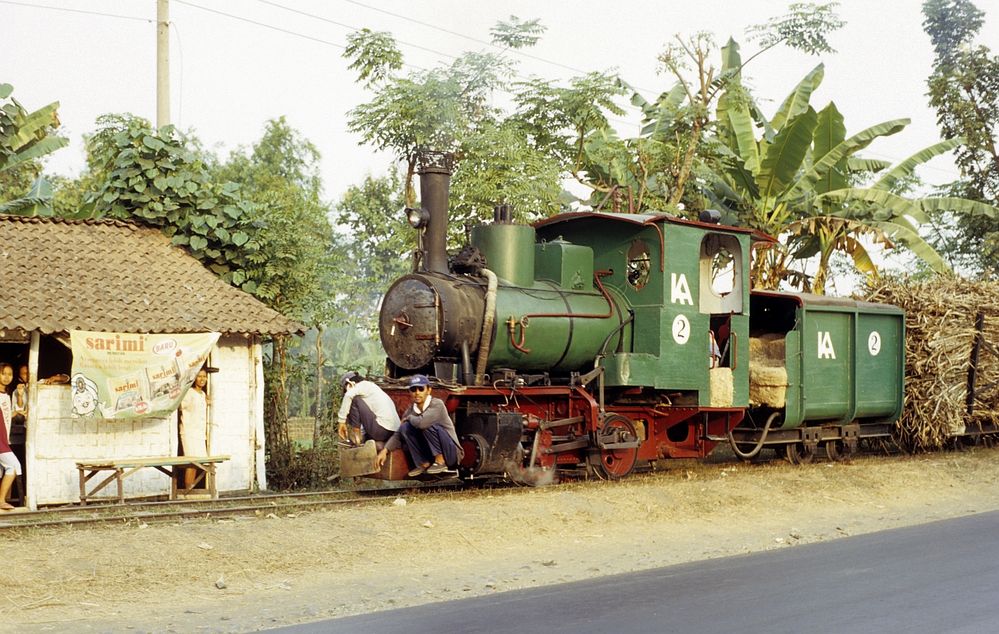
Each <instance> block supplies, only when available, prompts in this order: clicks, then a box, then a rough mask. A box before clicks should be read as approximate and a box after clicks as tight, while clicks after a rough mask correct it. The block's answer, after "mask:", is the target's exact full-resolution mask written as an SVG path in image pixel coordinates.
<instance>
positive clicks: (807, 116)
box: [756, 106, 818, 199]
mask: <svg viewBox="0 0 999 634" xmlns="http://www.w3.org/2000/svg"><path fill="white" fill-rule="evenodd" d="M817 122H818V115H816V113H815V110H813V109H812V108H811V107H810V106H809V108H808V109H807V110H806V111H805V112H803V113H802V114H800V115H798V116H796V117H794V118H793V119H791V120H790V121H788V122H787V125H785V126H784V127H783V128H782V129H781V130H780V132H778V133H777V136H776V137H775V138H774V142H773V143H772V144H771V145H770V147H768V148H767V151H766V154H765V155H764V158H763V161H762V162H761V163H760V170H759V172H758V173H757V174H756V183H757V185H758V186H759V188H760V195H761V196H762V197H763V198H765V199H770V198H775V197H776V196H778V195H779V194H782V193H783V192H784V191H785V190H786V189H787V187H788V186H789V185H790V184H791V182H792V179H794V177H795V175H796V174H797V173H798V170H799V169H800V168H801V164H802V161H803V159H804V158H805V154H806V153H807V152H808V149H809V148H810V147H811V145H812V133H813V132H814V131H815V126H816V124H817Z"/></svg>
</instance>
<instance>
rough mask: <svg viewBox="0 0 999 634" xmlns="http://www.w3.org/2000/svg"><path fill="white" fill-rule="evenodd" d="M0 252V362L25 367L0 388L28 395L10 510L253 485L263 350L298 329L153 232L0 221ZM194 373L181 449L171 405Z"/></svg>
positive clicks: (258, 471) (258, 459) (17, 433)
mask: <svg viewBox="0 0 999 634" xmlns="http://www.w3.org/2000/svg"><path fill="white" fill-rule="evenodd" d="M0 243H2V244H3V245H4V253H3V255H4V259H5V268H6V271H5V273H6V274H5V276H4V279H5V281H4V287H5V288H6V289H8V291H9V292H5V293H2V294H0V364H3V363H8V364H11V366H12V369H13V374H14V376H15V377H18V374H19V372H18V371H19V370H20V368H21V367H22V366H23V367H24V368H25V369H24V370H23V374H24V380H23V381H22V380H20V378H15V379H14V381H13V382H12V383H11V384H10V385H7V386H3V385H0V388H3V389H4V390H5V391H7V392H9V393H11V394H15V395H16V393H17V391H18V389H20V391H22V392H23V393H24V394H25V395H26V397H27V412H26V414H25V415H24V421H23V424H15V422H14V421H9V422H8V427H9V428H10V430H11V432H12V433H11V435H12V440H15V439H16V440H17V441H18V442H17V444H12V446H13V448H14V451H15V453H16V454H19V457H21V463H22V465H23V471H24V475H23V476H22V478H21V482H20V483H19V484H20V485H21V486H20V487H15V492H14V496H13V499H12V503H14V504H19V505H25V506H27V507H29V508H32V509H34V508H37V507H38V506H39V505H48V504H62V503H71V502H78V501H81V500H82V501H94V500H95V499H106V498H110V499H117V500H123V499H125V498H129V497H159V496H177V495H180V494H184V493H185V489H186V493H188V494H191V493H198V494H200V495H213V494H217V492H219V491H243V490H255V489H263V488H266V485H267V482H266V475H265V473H264V451H265V447H264V424H263V398H264V386H263V360H262V344H263V342H264V340H265V339H267V338H270V337H273V336H275V335H282V334H293V333H298V332H301V331H302V330H303V327H302V326H301V324H298V323H296V322H294V321H292V320H289V319H287V318H286V317H284V316H282V315H281V314H279V313H277V312H275V311H274V310H271V309H270V308H268V307H267V306H265V305H264V304H262V303H261V302H259V301H258V300H256V299H255V298H253V297H252V296H250V295H249V294H247V293H245V292H243V291H241V290H239V289H236V288H234V287H232V286H230V285H228V284H226V283H224V282H222V281H221V280H219V279H218V278H217V277H216V276H215V275H214V274H213V273H212V272H211V271H209V270H208V269H206V268H205V267H204V266H202V265H201V263H200V262H198V261H197V260H196V259H194V258H193V257H191V256H190V255H188V254H187V253H186V252H185V251H183V250H182V249H180V248H178V247H176V246H173V245H172V244H171V243H170V240H169V238H167V237H166V236H164V235H163V234H162V233H160V232H159V231H157V230H156V229H152V228H145V227H139V226H136V225H133V224H130V223H125V222H119V221H110V220H80V221H70V220H63V219H51V218H29V217H20V216H0ZM199 370H207V371H209V373H208V375H207V376H208V378H207V380H206V381H202V382H203V383H205V385H204V387H203V388H202V392H203V394H204V395H205V396H207V398H206V399H205V401H204V402H205V404H206V406H205V409H206V415H205V419H206V420H205V421H204V423H203V425H204V430H205V431H204V434H205V436H206V437H205V441H204V442H205V444H204V445H203V447H197V448H196V451H191V450H190V449H189V450H188V451H186V452H185V451H184V448H183V444H184V443H183V442H182V440H181V437H180V430H181V427H180V426H179V424H178V413H177V409H178V404H179V403H180V402H181V400H182V399H183V398H184V397H185V395H186V394H187V392H188V391H189V390H190V389H191V388H190V386H191V384H192V383H193V382H194V379H195V376H196V375H197V373H198V372H199ZM2 375H3V372H2V366H0V376H2ZM0 383H2V379H0ZM17 384H21V385H23V386H24V387H21V388H18V387H17ZM14 418H15V420H16V419H17V417H16V416H15V417H14ZM196 459H197V460H196ZM179 469H193V470H194V471H195V472H196V473H195V474H194V475H195V480H197V482H196V483H195V484H194V485H193V486H192V487H189V486H188V483H185V481H184V480H183V478H180V477H178V476H177V475H176V474H177V471H178V470H179ZM102 482H103V483H104V485H103V486H100V485H101V483H102ZM178 487H179V489H178ZM192 489H193V490H192Z"/></svg>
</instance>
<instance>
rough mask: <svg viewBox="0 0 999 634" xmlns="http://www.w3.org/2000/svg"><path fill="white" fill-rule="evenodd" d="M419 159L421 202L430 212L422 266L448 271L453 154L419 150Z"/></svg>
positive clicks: (437, 271) (433, 270) (425, 234)
mask: <svg viewBox="0 0 999 634" xmlns="http://www.w3.org/2000/svg"><path fill="white" fill-rule="evenodd" d="M418 161H419V163H418V171H417V173H418V174H419V175H420V203H421V205H422V206H423V208H424V209H426V210H427V211H428V212H429V213H430V220H429V222H428V223H427V229H426V232H425V233H424V234H423V249H424V268H425V269H426V270H427V271H432V272H435V273H447V272H448V270H447V223H448V191H449V189H450V187H451V172H452V170H453V167H454V155H453V154H449V153H444V152H421V153H420V156H419V158H418Z"/></svg>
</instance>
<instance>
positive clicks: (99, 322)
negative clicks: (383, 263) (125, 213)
mask: <svg viewBox="0 0 999 634" xmlns="http://www.w3.org/2000/svg"><path fill="white" fill-rule="evenodd" d="M0 328H4V329H14V328H23V329H24V330H28V331H30V330H40V331H42V332H43V333H54V332H66V331H69V330H98V331H114V332H207V331H213V332H222V333H245V334H259V335H275V334H282V333H294V332H299V331H302V330H304V327H303V326H302V324H299V323H297V322H295V321H292V320H290V319H288V318H287V317H285V316H284V315H282V314H280V313H278V312H276V311H274V310H272V309H270V308H268V307H267V306H265V305H264V304H263V303H261V302H260V301H259V300H257V299H256V298H254V297H253V296H251V295H249V294H247V293H245V292H243V291H241V290H239V289H237V288H234V287H232V286H230V285H229V284H226V283H225V282H223V281H221V280H220V279H219V278H218V277H216V276H215V274H213V273H212V272H211V271H209V270H208V269H207V268H205V267H204V266H202V264H201V263H200V262H199V261H198V260H196V259H195V258H194V257H192V256H191V255H189V254H188V253H187V252H186V251H184V250H183V249H181V248H179V247H176V246H174V245H172V244H171V243H170V240H169V238H167V237H166V236H165V235H163V234H162V233H161V232H160V231H159V230H158V229H154V228H151V227H142V226H139V225H135V224H132V223H127V222H120V221H116V220H63V219H58V218H30V217H24V216H5V215H0Z"/></svg>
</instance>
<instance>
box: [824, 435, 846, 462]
mask: <svg viewBox="0 0 999 634" xmlns="http://www.w3.org/2000/svg"><path fill="white" fill-rule="evenodd" d="M822 446H823V447H825V448H826V456H828V457H829V459H830V460H832V461H833V462H846V461H847V460H849V459H850V458H853V451H852V450H851V449H850V446H849V445H847V444H846V443H845V442H843V441H842V440H827V441H825V442H824V443H822Z"/></svg>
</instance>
